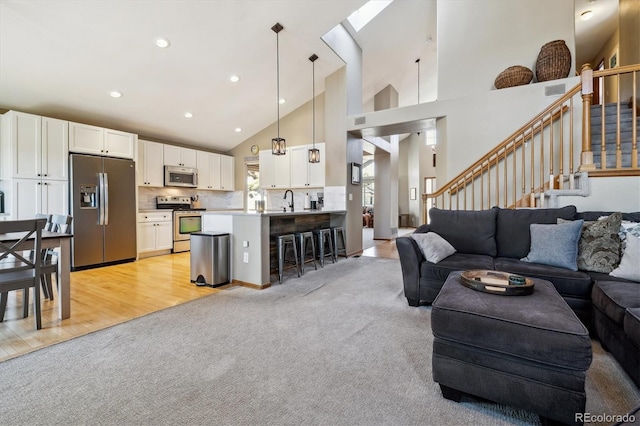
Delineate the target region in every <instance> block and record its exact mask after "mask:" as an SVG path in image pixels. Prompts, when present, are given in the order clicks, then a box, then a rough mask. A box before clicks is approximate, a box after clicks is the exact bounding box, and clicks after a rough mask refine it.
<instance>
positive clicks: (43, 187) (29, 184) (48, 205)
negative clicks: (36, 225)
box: [10, 179, 69, 219]
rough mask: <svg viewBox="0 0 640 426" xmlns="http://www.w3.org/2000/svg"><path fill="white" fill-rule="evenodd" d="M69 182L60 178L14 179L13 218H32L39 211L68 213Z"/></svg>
mask: <svg viewBox="0 0 640 426" xmlns="http://www.w3.org/2000/svg"><path fill="white" fill-rule="evenodd" d="M68 199H69V184H68V182H66V181H60V180H37V179H12V180H11V209H10V214H11V217H12V218H13V219H32V218H33V217H35V215H36V214H38V213H43V214H61V215H66V214H68V205H67V204H68Z"/></svg>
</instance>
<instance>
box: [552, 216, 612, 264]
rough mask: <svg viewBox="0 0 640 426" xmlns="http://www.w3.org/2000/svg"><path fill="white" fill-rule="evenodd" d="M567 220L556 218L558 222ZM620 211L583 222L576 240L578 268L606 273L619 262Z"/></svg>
mask: <svg viewBox="0 0 640 426" xmlns="http://www.w3.org/2000/svg"><path fill="white" fill-rule="evenodd" d="M567 222H569V221H567V220H564V219H558V223H567ZM621 222H622V213H612V214H611V215H609V216H607V217H605V218H603V219H602V220H598V221H595V222H584V224H583V225H582V233H581V235H580V241H579V242H578V262H577V264H578V269H581V270H583V271H591V272H603V273H605V274H608V273H609V272H611V271H613V269H614V268H615V267H616V266H618V263H619V262H620V237H619V236H618V231H619V230H620V223H621Z"/></svg>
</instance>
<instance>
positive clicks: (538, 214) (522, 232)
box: [454, 206, 576, 259]
mask: <svg viewBox="0 0 640 426" xmlns="http://www.w3.org/2000/svg"><path fill="white" fill-rule="evenodd" d="M575 215H576V206H566V207H560V208H553V209H528V208H522V209H500V210H499V211H498V219H497V222H496V223H497V224H496V244H497V246H498V257H511V258H513V259H520V258H522V257H525V256H526V255H527V253H529V248H530V247H531V237H530V236H529V225H531V224H532V223H547V224H550V225H551V224H555V223H556V220H557V219H558V218H562V219H568V220H573V219H574V216H575ZM454 245H455V244H454Z"/></svg>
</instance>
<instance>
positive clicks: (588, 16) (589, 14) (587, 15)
mask: <svg viewBox="0 0 640 426" xmlns="http://www.w3.org/2000/svg"><path fill="white" fill-rule="evenodd" d="M591 18H593V12H592V11H591V10H587V11H586V12H582V15H580V20H581V21H588V20H589V19H591Z"/></svg>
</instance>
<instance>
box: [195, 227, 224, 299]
mask: <svg viewBox="0 0 640 426" xmlns="http://www.w3.org/2000/svg"><path fill="white" fill-rule="evenodd" d="M229 265H230V259H229V234H224V233H219V232H208V231H203V232H194V233H192V234H191V282H192V283H196V284H197V285H208V286H211V287H213V286H218V285H222V284H226V283H228V282H229Z"/></svg>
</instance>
